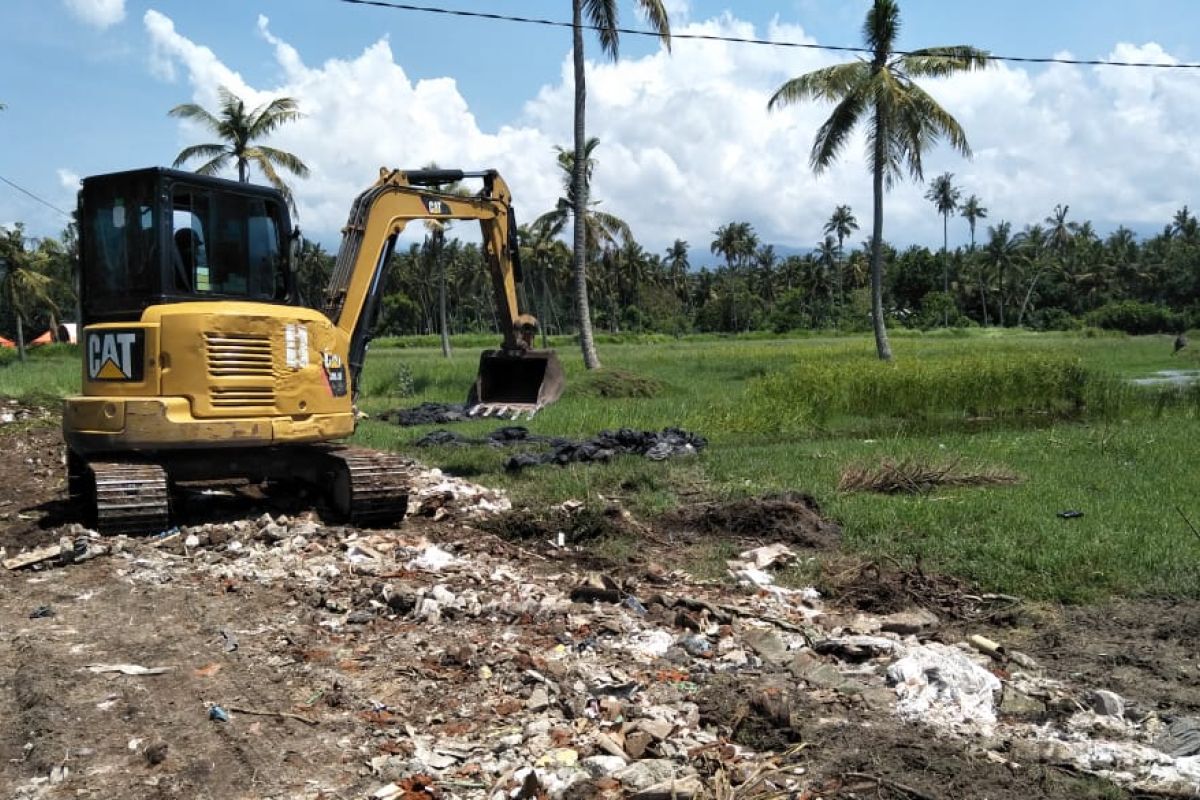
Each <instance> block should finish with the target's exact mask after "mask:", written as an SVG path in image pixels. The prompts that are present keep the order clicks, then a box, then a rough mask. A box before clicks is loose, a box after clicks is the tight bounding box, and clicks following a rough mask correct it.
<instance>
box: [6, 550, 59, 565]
mask: <svg viewBox="0 0 1200 800" xmlns="http://www.w3.org/2000/svg"><path fill="white" fill-rule="evenodd" d="M62 554H63V547H62V545H57V544H52V545H49V546H47V547H39V548H37V549H36V550H30V551H29V552H27V553H20V554H18V555H15V556H13V557H12V558H6V559H4V568H5V569H14V570H15V569H23V568H25V567H31V566H33V565H34V564H40V563H42V562H43V561H49V560H50V559H52V558H58V557H59V556H61V555H62Z"/></svg>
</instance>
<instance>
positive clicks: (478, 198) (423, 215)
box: [63, 168, 563, 532]
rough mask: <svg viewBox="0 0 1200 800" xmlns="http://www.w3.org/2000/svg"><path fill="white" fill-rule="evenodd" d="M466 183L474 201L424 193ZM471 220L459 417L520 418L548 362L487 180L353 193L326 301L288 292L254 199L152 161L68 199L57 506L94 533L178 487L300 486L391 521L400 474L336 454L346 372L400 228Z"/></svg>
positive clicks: (457, 176)
mask: <svg viewBox="0 0 1200 800" xmlns="http://www.w3.org/2000/svg"><path fill="white" fill-rule="evenodd" d="M468 179H472V180H473V179H478V180H480V181H482V189H480V190H479V191H478V193H476V194H474V195H462V194H457V193H451V192H447V191H444V190H443V189H442V188H441V187H445V186H446V185H448V184H451V183H456V182H460V181H463V180H468ZM430 219H434V220H443V221H445V220H471V219H473V220H477V221H478V222H479V224H480V228H481V230H482V234H483V246H482V253H483V256H484V261H485V262H486V266H487V269H488V271H489V273H490V275H491V283H492V287H493V292H494V299H495V304H496V310H497V313H498V315H499V320H500V328H501V334H502V336H503V341H502V343H501V345H500V347H499V349H497V350H491V351H485V352H484V353H483V354H482V356H481V358H480V364H479V371H478V374H477V377H476V380H475V382H474V385H473V386H472V387H471V390H470V392H469V395H468V404H469V406H470V410H471V411H473V412H475V413H481V414H484V415H488V414H493V413H495V414H497V415H500V414H513V413H519V412H526V413H529V414H532V413H534V412H536V411H537V410H538V409H540V408H541V407H542V406H544V405H547V404H549V403H552V402H554V401H555V400H556V399H558V397H559V395H560V394H561V393H562V389H563V374H562V367H561V365H560V364H559V362H558V359H557V357H556V356H555V354H554V353H553V352H552V351H539V350H534V349H533V347H532V342H533V332H534V330H535V329H536V326H537V320H536V319H534V318H533V317H532V316H529V315H528V314H523V313H521V312H520V311H519V309H518V306H517V293H516V283H517V282H518V281H519V280H520V278H521V265H520V258H519V251H518V247H517V236H516V231H517V224H516V220H515V218H514V214H513V208H512V197H511V195H510V193H509V189H508V186H507V185H506V184H505V182H504V181H503V179H501V177H500V176H499V174H497V173H496V172H495V171H493V170H488V171H483V172H463V171H460V170H444V169H428V170H411V171H407V172H405V171H400V170H388V169H383V170H380V175H379V179H378V180H377V181H376V182H375V183H374V184H373V185H372V186H371V187H370V188H368V189H367V190H366V191H364V192H363V193H362V194H360V195H359V196H358V198H357V199H355V201H354V203H353V206H352V207H351V210H350V218H349V220H348V221H347V223H346V227H345V228H344V229H343V232H342V242H341V247H340V248H339V251H338V255H337V261H336V264H335V267H334V270H333V273H332V275H331V277H330V281H329V285H328V288H327V289H326V293H325V297H324V308H323V312H322V311H316V310H313V309H310V308H308V307H305V306H304V305H303V304H302V303H301V301H300V298H299V296H298V292H297V288H296V281H295V270H294V266H295V251H296V247H295V245H296V242H297V240H298V237H299V233H298V231H296V230H294V229H293V228H292V225H291V221H290V218H289V215H288V204H287V202H286V200H285V198H284V197H282V196H281V194H280V193H279V192H278V191H276V190H274V189H271V188H267V187H261V186H254V185H250V184H246V183H237V182H233V181H227V180H223V179H219V178H213V177H205V176H199V175H196V174H194V173H188V172H181V171H176V170H170V169H163V168H151V169H142V170H134V171H128V172H120V173H114V174H109V175H100V176H95V177H90V178H86V179H85V180H84V181H83V186H82V189H81V191H80V193H79V226H80V276H79V277H80V286H79V289H80V292H79V294H80V313H81V317H82V319H81V322H82V325H83V329H82V331H81V335H80V338H79V341H80V344H81V346H82V353H83V390H82V393H81V394H80V395H79V396H74V397H69V398H67V400H66V403H65V408H64V412H63V437H64V439H65V440H66V443H67V479H68V489H69V492H70V494H71V496H72V499H73V500H75V501H76V502H78V503H80V504H81V505H82V506H83V508H84V509H85V510H86V512H85V513H86V515H87V516H88V517H89V518H90V522H91V523H92V524H93V525H95V526H96V527H97V528H98V529H100V530H103V531H108V532H118V531H119V532H156V531H161V530H163V529H165V528H167V527H169V526H170V524H171V519H170V514H171V497H172V487H173V485H174V484H176V483H187V482H209V481H225V480H244V479H249V480H251V481H303V482H306V483H308V484H311V485H312V486H315V487H318V488H319V489H321V490H323V491H325V492H327V493H328V499H329V502H330V505H331V506H332V507H333V509H334V510H335V511H336V512H337V513H339V514H340V515H342V516H343V517H345V518H347V519H349V520H350V521H352V522H354V523H356V524H361V525H386V524H388V523H392V522H396V521H398V520H400V519H401V518H402V517H403V516H404V513H405V509H406V506H407V497H408V481H407V476H408V474H409V469H410V467H409V463H410V462H408V460H407V459H405V458H403V457H402V456H399V455H397V454H394V453H384V452H378V451H372V450H365V449H361V448H354V447H348V446H345V445H341V444H337V443H336V442H337V440H341V439H345V438H346V437H348V436H350V435H351V434H352V433H353V432H354V428H355V423H356V420H357V418H358V414H357V413H356V408H355V399H356V396H357V394H358V389H359V385H360V377H361V374H362V367H363V361H364V358H365V357H366V354H367V348H368V344H369V342H370V339H371V328H372V323H373V322H374V319H375V316H376V315H377V312H378V308H379V303H380V295H381V293H382V287H383V285H384V277H385V272H386V270H387V266H388V262H389V260H390V259H391V256H392V253H393V250H394V248H395V244H396V239H397V237H398V236H399V235H400V233H401V232H402V231H403V230H404V228H405V226H406V225H408V224H409V223H410V222H412V221H414V220H430Z"/></svg>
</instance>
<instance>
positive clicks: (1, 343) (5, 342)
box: [0, 336, 17, 349]
mask: <svg viewBox="0 0 1200 800" xmlns="http://www.w3.org/2000/svg"><path fill="white" fill-rule="evenodd" d="M16 346H17V343H16V342H14V341H13V340H12V339H5V338H4V337H3V336H0V347H12V348H14V349H15V348H16Z"/></svg>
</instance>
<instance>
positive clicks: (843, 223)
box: [821, 206, 858, 306]
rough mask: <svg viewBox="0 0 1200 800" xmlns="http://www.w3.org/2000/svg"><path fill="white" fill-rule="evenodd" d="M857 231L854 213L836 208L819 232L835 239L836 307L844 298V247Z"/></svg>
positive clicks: (848, 209)
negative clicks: (836, 262)
mask: <svg viewBox="0 0 1200 800" xmlns="http://www.w3.org/2000/svg"><path fill="white" fill-rule="evenodd" d="M856 230H858V220H857V219H855V217H854V212H853V211H851V210H850V206H838V207H837V208H835V209H834V210H833V214H832V215H830V217H829V221H828V222H826V223H825V227H824V228H822V229H821V232H822V233H824V234H825V235H826V236H828V235H830V234H832V235H834V236H836V237H837V260H838V266H837V293H838V305H839V306H840V305H842V303H843V302H844V301H845V297H844V295H843V293H842V271H843V270H844V269H845V268H846V251H845V249H844V245H845V242H846V239H847V238H849V236H850V234H852V233H854V232H855V231H856Z"/></svg>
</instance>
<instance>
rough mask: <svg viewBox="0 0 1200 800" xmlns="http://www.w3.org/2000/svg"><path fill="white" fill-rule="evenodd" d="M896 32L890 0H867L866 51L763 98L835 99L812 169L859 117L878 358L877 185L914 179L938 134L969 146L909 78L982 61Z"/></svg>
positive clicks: (882, 351) (980, 55)
mask: <svg viewBox="0 0 1200 800" xmlns="http://www.w3.org/2000/svg"><path fill="white" fill-rule="evenodd" d="M899 33H900V8H899V6H898V5H897V4H896V0H875V1H874V3H873V4H872V6H871V9H870V10H869V11H868V12H867V18H866V21H865V23H864V24H863V38H864V39H865V40H866V45H867V47H868V49H870V51H871V59H870V60H869V61H867V60H863V59H859V60H857V61H852V62H849V63H846V64H839V65H837V66H833V67H826V68H824V69H818V70H815V71H813V72H809V73H807V74H805V75H801V76H800V77H798V78H793V79H791V80H790V81H787V82H786V83H784V84H783V85H782V86H780V87H779V89H777V90H776V92H775V94H774V95H773V96H772V97H771V99H770V101H769V102H768V104H767V107H768V108H770V109H774V108H777V107H783V106H786V105H790V104H792V103H799V102H801V101H804V100H810V99H812V100H823V101H826V102H832V103H835V104H836V105H835V106H834V109H833V113H832V114H830V116H829V119H827V120H826V121H825V123H824V124H823V125H821V127H820V128H819V129H818V130H817V135H816V138H815V140H814V141H813V147H812V153H811V154H810V156H809V163H810V165H811V166H812V168H813V171H814V172H818V173H819V172H822V171H824V170H825V169H826V168H828V167H829V165H830V164H832V163H833V161H834V160H835V159H836V158H837V156H838V154H839V153H840V152H841V150H842V148H843V147H844V146H845V145H846V142H847V141H848V140H849V138H850V133H851V131H852V130H853V129H854V126H855V125H856V124H857V123H858V122H859V120H863V121H864V122H865V123H866V126H867V144H868V148H869V155H868V164H869V166H870V168H871V172H872V175H873V178H874V182H873V187H872V189H873V191H872V195H873V199H874V208H873V224H872V248H871V316H872V318H873V320H874V323H875V349H876V351H877V352H878V355H879V357H880V358H881V359H884V360H891V357H892V348H891V345H890V344H889V343H888V338H887V328H886V326H885V324H884V319H883V194H884V190H885V188H891V186H892V185H893V184H895V182H896V181H897V180H898V179H900V178H902V177H903V171H904V170H905V169H907V171H908V173H909V174H910V175H911V176H912V177H913V178H914V179H916V180H920V179H921V178H922V176H923V175H924V171H923V169H922V164H921V156H922V154H923V153H924V151H925V149H926V148H928V147H930V146H931V145H933V144H934V143H935V142H936V141H938V140H939V139H942V138H945V139H946V141H948V142H949V143H950V145H951V146H952V147H953V148H954V149H956V150H958V151H959V152H960V153H962V154H963V155H964V156H969V155H970V153H971V148H970V146H969V145H968V144H967V137H966V134H965V133H964V132H963V129H962V127H961V126H960V125H959V124H958V121H957V120H955V119H954V117H952V116H950V114H949V113H948V112H947V111H946V110H945V109H943V108H942V107H941V106H940V105H938V103H937V101H936V100H934V99H933V98H932V97H930V96H929V94H927V93H926V92H925V90H924V89H922V88H921V87H920V86H918V85H917V84H916V82H915V81H914V80H913V79H914V78H940V77H945V76H947V75H952V74H954V73H956V72H962V71H965V70H971V69H982V68H983V67H986V66H987V65H988V63H989V59H988V55H987V53H986V52H984V51H982V50H977V49H976V48H974V47H967V46H966V45H958V46H953V47H931V48H926V49H923V50H914V51H911V52H908V53H903V54H901V53H896V52H895V44H896V38H897V36H898V35H899Z"/></svg>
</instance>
